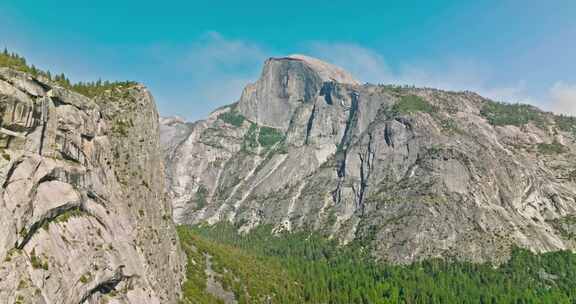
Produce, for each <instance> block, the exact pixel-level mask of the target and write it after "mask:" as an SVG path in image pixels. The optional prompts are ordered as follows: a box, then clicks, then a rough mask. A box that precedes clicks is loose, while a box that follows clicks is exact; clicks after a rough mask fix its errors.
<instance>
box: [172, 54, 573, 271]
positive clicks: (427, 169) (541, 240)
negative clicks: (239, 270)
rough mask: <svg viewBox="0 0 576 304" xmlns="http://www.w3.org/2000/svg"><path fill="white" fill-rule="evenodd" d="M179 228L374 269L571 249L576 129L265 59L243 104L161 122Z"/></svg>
mask: <svg viewBox="0 0 576 304" xmlns="http://www.w3.org/2000/svg"><path fill="white" fill-rule="evenodd" d="M161 129H162V130H163V134H165V135H166V136H165V137H164V138H163V139H162V140H163V142H164V144H163V146H164V147H165V150H164V152H165V159H166V172H167V176H168V187H169V192H170V197H171V201H172V204H173V208H174V218H175V220H176V221H177V222H178V223H185V224H200V223H205V224H210V225H212V224H215V223H218V222H231V223H233V224H234V225H236V227H238V229H239V230H240V231H242V232H248V231H250V230H251V229H253V228H254V227H256V226H258V225H271V226H272V227H273V228H274V232H276V233H279V232H281V231H302V230H313V231H318V232H321V233H323V234H324V235H325V236H326V237H329V238H334V239H337V240H339V241H340V242H341V243H342V244H346V243H349V242H352V241H357V242H360V243H361V244H364V245H366V246H367V247H368V248H370V250H371V251H372V253H373V254H374V256H375V257H376V258H378V259H381V260H385V261H390V262H394V263H410V262H414V261H416V260H421V259H425V258H431V257H455V258H457V259H462V260H470V261H475V262H482V261H494V262H500V261H503V260H505V259H506V258H507V257H508V256H509V254H510V250H511V248H513V247H516V246H519V247H523V248H527V249H530V250H532V251H534V252H547V251H556V250H564V249H569V250H573V249H574V248H575V242H574V233H575V231H576V224H575V223H576V217H575V216H576V201H575V200H576V164H575V163H574V161H573V160H574V156H575V153H576V150H575V149H576V145H575V138H576V135H575V134H576V132H575V131H576V121H575V120H574V119H573V118H571V117H566V116H559V115H554V114H552V113H547V112H543V111H541V110H539V109H537V108H534V107H531V106H526V105H514V104H503V103H498V102H494V101H492V100H489V99H486V98H483V97H481V96H479V95H477V94H475V93H472V92H447V91H442V90H436V89H429V88H413V87H396V86H385V85H372V84H360V83H359V82H358V81H356V80H354V79H353V78H352V77H351V76H350V75H349V74H348V73H346V72H345V71H343V70H342V69H340V68H337V67H334V66H333V65H330V64H328V63H323V62H321V61H319V60H317V59H313V58H310V57H306V56H300V55H297V56H289V57H284V58H270V59H268V60H267V61H266V62H265V64H264V68H263V71H262V75H261V77H260V79H259V80H258V81H257V82H256V83H254V84H250V85H248V86H246V88H245V89H244V92H243V93H242V95H241V97H240V99H239V101H238V102H236V103H234V104H232V105H230V106H226V107H223V108H220V109H218V110H216V111H214V112H213V113H212V114H211V115H209V117H207V118H206V119H205V120H201V121H197V122H194V123H185V122H183V121H179V120H174V119H167V120H165V123H163V124H162V125H161Z"/></svg>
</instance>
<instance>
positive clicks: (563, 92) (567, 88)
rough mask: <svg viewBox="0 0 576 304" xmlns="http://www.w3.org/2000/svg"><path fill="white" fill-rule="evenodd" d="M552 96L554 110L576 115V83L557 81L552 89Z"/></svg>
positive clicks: (552, 108) (551, 105) (551, 107)
mask: <svg viewBox="0 0 576 304" xmlns="http://www.w3.org/2000/svg"><path fill="white" fill-rule="evenodd" d="M550 96H551V102H550V103H551V104H550V109H551V110H552V111H554V112H557V113H561V114H568V115H576V84H566V83H563V82H557V83H555V84H554V85H553V86H552V88H551V89H550Z"/></svg>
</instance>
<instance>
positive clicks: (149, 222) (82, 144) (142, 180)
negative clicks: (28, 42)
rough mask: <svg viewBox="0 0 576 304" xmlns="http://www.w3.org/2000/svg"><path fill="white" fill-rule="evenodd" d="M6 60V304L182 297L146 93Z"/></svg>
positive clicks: (2, 163)
mask: <svg viewBox="0 0 576 304" xmlns="http://www.w3.org/2000/svg"><path fill="white" fill-rule="evenodd" d="M6 56H8V55H4V56H2V55H0V65H7V66H9V67H10V68H5V67H0V222H1V224H0V303H46V304H49V303H63V304H68V303H70V304H72V303H73V304H78V303H133V304H141V303H176V302H177V301H178V299H179V295H180V283H181V281H182V279H183V277H184V273H183V272H184V256H183V254H182V252H181V250H180V246H179V244H178V237H177V234H176V230H175V227H174V225H173V223H172V221H171V207H170V204H169V202H168V201H167V200H166V197H165V191H164V187H165V177H164V172H163V165H162V154H161V153H160V144H159V126H158V114H157V111H156V106H155V104H154V100H153V98H152V96H151V95H150V93H149V92H148V90H147V89H146V88H145V87H144V86H142V85H139V84H135V83H129V82H126V83H105V84H104V83H98V84H96V83H95V84H91V85H74V86H72V85H70V84H69V83H67V81H64V80H65V77H63V76H62V77H59V78H58V79H52V77H48V75H49V74H47V73H44V72H39V71H38V70H36V69H34V70H32V69H31V68H29V67H27V66H26V65H25V62H24V61H23V60H22V59H21V58H19V57H16V56H14V55H11V56H8V57H6ZM22 70H23V71H26V72H27V73H23V72H21V71H22ZM63 86H65V87H66V88H64V87H63ZM77 91H82V92H92V93H94V94H93V95H92V96H93V98H88V97H86V96H85V95H81V94H79V93H77Z"/></svg>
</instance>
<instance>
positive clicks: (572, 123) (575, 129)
mask: <svg viewBox="0 0 576 304" xmlns="http://www.w3.org/2000/svg"><path fill="white" fill-rule="evenodd" d="M554 122H555V123H556V127H557V128H558V129H560V130H562V131H565V132H571V133H572V134H573V135H575V136H576V117H572V116H566V115H556V116H554Z"/></svg>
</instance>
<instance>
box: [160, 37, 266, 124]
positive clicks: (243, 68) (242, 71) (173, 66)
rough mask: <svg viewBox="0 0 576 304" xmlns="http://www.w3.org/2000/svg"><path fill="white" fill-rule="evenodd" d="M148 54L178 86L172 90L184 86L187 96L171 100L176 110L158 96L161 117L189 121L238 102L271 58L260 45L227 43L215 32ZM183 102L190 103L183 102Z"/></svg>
mask: <svg viewBox="0 0 576 304" xmlns="http://www.w3.org/2000/svg"><path fill="white" fill-rule="evenodd" d="M151 52H152V53H153V54H156V58H157V59H158V61H159V62H160V63H161V64H162V66H163V67H162V68H163V69H169V70H171V71H172V78H174V79H175V80H174V81H176V82H177V84H171V86H179V87H181V86H184V87H186V89H187V91H188V92H189V94H187V95H182V94H179V95H178V96H172V98H177V99H179V100H180V101H179V102H178V103H179V106H178V107H171V106H169V103H168V102H165V100H168V99H170V98H171V96H169V95H165V96H161V99H162V100H163V101H162V104H165V105H166V106H165V107H163V110H164V111H163V112H164V113H163V114H164V115H184V116H186V117H187V118H188V119H191V120H195V119H200V118H202V117H206V116H207V114H208V113H209V112H210V111H212V110H213V109H215V108H216V107H218V106H221V105H224V104H230V103H232V102H235V101H237V100H238V99H239V97H240V95H241V93H242V89H243V88H244V86H246V85H247V84H248V83H250V82H253V81H255V80H257V79H258V76H259V74H260V70H261V67H262V62H264V60H265V59H266V58H267V57H269V56H270V55H269V54H270V52H269V51H268V50H267V49H266V48H265V47H263V46H261V45H259V44H256V43H252V42H249V41H245V40H239V39H229V38H226V37H224V36H222V35H221V34H220V33H217V32H208V33H206V34H204V35H203V36H202V37H201V38H200V39H198V40H197V41H195V42H194V43H192V44H189V45H186V46H166V45H160V46H155V47H154V48H153V49H152V50H151ZM167 54H170V55H167ZM180 90H181V88H180ZM185 99H189V102H184V101H183V100H185Z"/></svg>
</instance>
